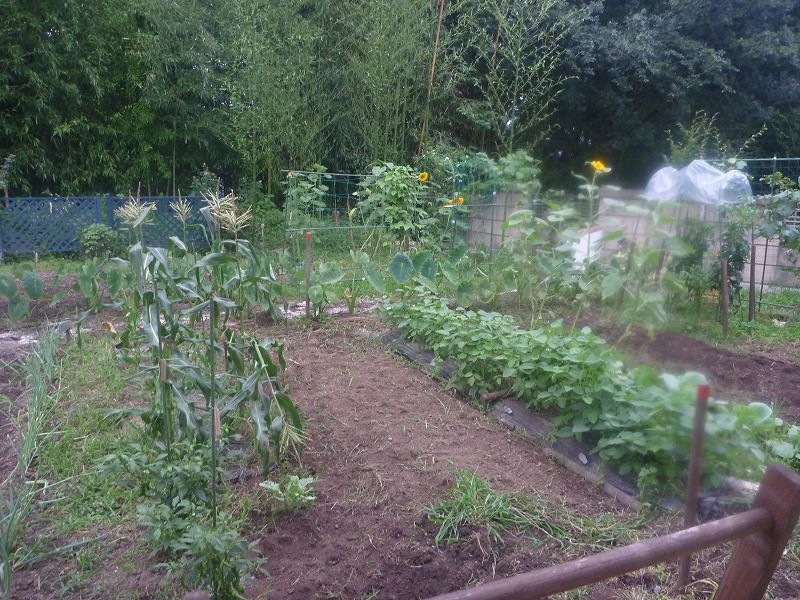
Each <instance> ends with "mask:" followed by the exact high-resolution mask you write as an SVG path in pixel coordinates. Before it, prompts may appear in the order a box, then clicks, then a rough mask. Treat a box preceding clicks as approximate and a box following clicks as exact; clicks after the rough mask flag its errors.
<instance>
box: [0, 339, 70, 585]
mask: <svg viewBox="0 0 800 600" xmlns="http://www.w3.org/2000/svg"><path fill="white" fill-rule="evenodd" d="M56 348H57V336H56V334H55V333H54V332H52V331H50V332H45V333H43V335H42V336H41V338H40V340H39V344H38V345H37V346H36V349H34V350H33V351H32V352H31V353H30V355H29V357H28V360H27V361H26V363H25V368H24V370H25V373H26V376H27V379H28V382H29V390H28V392H29V400H28V403H27V409H26V411H25V413H26V414H25V415H24V416H21V419H20V438H19V439H20V442H19V448H18V449H17V458H16V462H15V463H12V465H11V471H10V472H9V473H8V474H7V476H6V478H5V479H4V480H3V482H2V486H0V490H2V493H0V595H2V596H4V597H5V596H6V594H8V592H9V589H10V587H11V578H12V574H13V570H14V567H15V561H16V560H17V559H16V554H17V551H18V550H19V548H20V546H21V545H22V544H23V541H24V531H25V530H24V526H25V523H26V521H27V519H28V516H29V515H30V513H31V512H32V510H33V508H34V505H35V504H36V501H37V498H38V497H41V490H40V486H41V483H42V482H40V481H39V480H38V478H37V477H31V471H33V472H36V467H37V464H36V463H37V460H38V458H39V453H40V451H41V448H42V446H43V442H44V440H45V437H46V433H47V425H48V423H49V420H50V417H51V415H52V413H53V410H54V407H55V405H56V404H57V402H58V397H59V391H58V389H57V388H56V389H55V390H53V388H52V386H53V379H54V378H55V377H56V376H57V373H56ZM50 485H51V486H52V485H55V486H57V485H58V483H57V482H50ZM46 486H47V483H45V487H46Z"/></svg>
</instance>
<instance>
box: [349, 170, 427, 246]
mask: <svg viewBox="0 0 800 600" xmlns="http://www.w3.org/2000/svg"><path fill="white" fill-rule="evenodd" d="M428 178H429V177H428V173H427V172H425V171H422V172H417V171H415V170H414V169H412V168H411V167H408V166H405V165H394V164H392V163H383V164H381V165H375V166H374V167H373V168H372V172H371V173H370V174H369V175H367V176H366V177H365V178H364V180H363V181H362V182H361V183H360V184H359V186H360V187H361V188H362V189H363V191H362V192H361V197H362V198H363V199H362V200H361V201H360V202H359V203H358V209H359V210H360V211H362V213H363V214H364V217H365V219H366V220H367V222H370V223H374V224H380V225H383V226H385V227H386V228H387V229H388V230H389V233H390V234H391V241H392V242H398V243H399V244H400V246H401V247H402V246H404V247H406V248H408V247H409V246H410V244H411V242H412V241H419V240H420V238H421V237H422V234H423V232H424V230H425V229H426V228H427V227H428V226H429V225H431V224H432V223H434V222H435V220H434V219H433V218H432V217H431V214H430V209H431V206H430V204H431V202H430V199H429V198H428V194H427V191H428V184H427V183H426V182H427V181H428ZM434 210H435V209H434Z"/></svg>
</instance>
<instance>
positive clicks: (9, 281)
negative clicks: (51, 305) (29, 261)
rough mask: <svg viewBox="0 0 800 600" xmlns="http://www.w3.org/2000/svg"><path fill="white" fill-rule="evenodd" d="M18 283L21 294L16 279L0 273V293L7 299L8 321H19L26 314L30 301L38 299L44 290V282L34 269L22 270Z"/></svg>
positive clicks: (28, 310) (29, 308)
mask: <svg viewBox="0 0 800 600" xmlns="http://www.w3.org/2000/svg"><path fill="white" fill-rule="evenodd" d="M19 283H20V284H21V286H20V287H22V291H23V294H20V293H19V291H18V287H17V280H16V278H15V277H14V276H13V275H12V274H10V273H6V272H4V273H0V295H2V296H5V297H6V298H7V299H8V313H7V317H8V319H9V320H10V321H19V320H20V319H22V318H23V317H26V316H28V314H29V313H30V310H31V301H36V300H40V299H41V298H42V297H43V296H44V292H45V287H44V282H43V281H42V278H41V276H40V275H39V273H37V272H36V271H32V270H26V271H23V272H22V274H21V276H20V282H19Z"/></svg>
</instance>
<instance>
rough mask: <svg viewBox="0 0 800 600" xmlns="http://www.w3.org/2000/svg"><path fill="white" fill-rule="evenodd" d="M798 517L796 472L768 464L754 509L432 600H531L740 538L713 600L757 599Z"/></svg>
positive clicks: (798, 479) (799, 492)
mask: <svg viewBox="0 0 800 600" xmlns="http://www.w3.org/2000/svg"><path fill="white" fill-rule="evenodd" d="M798 517H800V473H795V472H794V471H792V470H791V469H789V468H788V467H785V466H783V465H778V464H774V465H770V466H769V468H768V469H767V474H766V475H765V476H764V480H763V481H762V482H761V487H760V488H759V490H758V494H757V495H756V499H755V501H754V503H753V508H752V509H750V510H748V511H747V512H744V513H741V514H738V515H733V516H731V517H725V518H723V519H719V520H717V521H712V522H711V523H704V524H703V525H697V526H695V527H692V528H691V529H684V530H681V531H677V532H675V533H672V534H670V535H666V536H662V537H657V538H653V539H650V540H646V541H643V542H637V543H635V544H632V545H630V546H624V547H622V548H615V549H613V550H608V551H606V552H602V553H601V554H595V555H593V556H588V557H586V558H579V559H577V560H573V561H570V562H567V563H563V564H560V565H556V566H553V567H547V568H546V569H539V570H537V571H530V572H528V573H522V574H520V575H514V576H513V577H507V578H505V579H499V580H497V581H492V582H489V583H484V584H482V585H479V586H476V587H472V588H468V589H465V590H459V591H456V592H450V593H448V594H443V595H441V596H436V598H435V600H535V599H538V598H546V597H548V596H552V595H553V594H558V593H559V592H566V591H569V590H574V589H576V588H579V587H582V586H584V585H588V584H590V583H595V582H597V581H602V580H604V579H610V578H612V577H617V576H619V575H623V574H625V573H630V572H632V571H637V570H639V569H641V568H644V567H647V566H651V565H655V564H658V563H661V562H664V561H668V560H674V559H676V558H678V557H680V556H683V555H685V554H688V553H692V552H698V551H699V550H703V549H706V548H712V547H714V546H717V545H718V544H721V543H723V542H729V541H731V540H740V541H739V543H738V544H737V546H736V549H735V550H734V554H733V558H732V559H731V562H730V564H729V565H728V570H727V572H726V574H725V577H724V578H723V580H722V583H720V586H719V589H718V590H717V593H716V595H715V597H714V598H715V600H760V599H761V598H762V597H763V595H764V592H765V590H766V588H767V584H768V583H769V581H770V579H772V575H773V574H774V573H775V567H776V566H777V564H778V561H779V560H780V558H781V555H782V554H783V549H784V548H785V547H786V543H787V542H788V541H789V538H790V537H791V535H792V531H793V530H794V527H795V525H796V524H797V520H798Z"/></svg>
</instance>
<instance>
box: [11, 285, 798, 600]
mask: <svg viewBox="0 0 800 600" xmlns="http://www.w3.org/2000/svg"><path fill="white" fill-rule="evenodd" d="M58 308H59V309H62V308H63V310H58V311H57V312H55V313H53V312H51V313H50V314H48V315H47V316H48V319H49V320H50V321H51V322H52V321H55V320H58V319H61V318H65V317H71V316H74V315H75V314H76V313H77V312H79V311H80V308H81V301H80V298H79V297H77V295H75V294H70V295H69V296H67V297H66V298H65V299H64V301H63V304H60V305H59V307H58ZM4 311H5V307H4V306H3V304H2V301H1V300H0V314H3V313H4ZM37 315H38V313H35V314H34V321H37V318H36V317H37ZM104 318H107V317H104ZM95 329H97V328H95ZM381 329H382V325H381V323H380V322H379V321H377V320H376V319H375V318H374V317H371V316H366V315H362V316H357V317H333V318H330V319H329V320H328V321H327V322H325V323H324V324H321V325H320V324H314V325H313V326H311V327H306V326H303V325H299V324H294V325H277V326H270V327H262V330H263V331H262V333H263V334H265V335H269V336H271V337H273V338H275V339H281V340H284V341H285V343H286V356H287V359H288V361H289V370H288V377H287V383H288V390H287V391H288V393H289V395H290V396H291V397H292V398H293V399H294V400H295V402H296V403H297V405H298V407H299V408H300V410H301V411H302V412H303V414H304V415H305V416H306V417H307V418H308V424H307V432H308V434H309V436H310V441H309V444H308V447H307V448H306V450H305V453H304V454H303V457H302V465H298V468H300V469H304V470H306V471H307V472H308V473H310V474H313V476H314V477H315V478H316V479H317V482H316V485H315V489H316V493H317V500H316V502H315V504H314V505H313V506H312V507H310V508H307V509H303V510H300V511H298V512H294V513H283V514H279V515H273V514H272V513H271V512H270V511H269V509H268V504H267V502H266V500H265V499H264V502H263V503H261V502H255V503H254V504H253V505H252V506H251V508H250V524H249V526H248V529H247V534H248V536H249V537H250V538H251V539H254V540H256V539H258V540H259V542H258V544H257V549H258V551H259V552H260V553H261V554H262V555H263V557H264V558H265V559H266V562H265V564H264V567H265V568H266V570H267V571H268V572H269V577H267V576H264V575H262V574H258V575H257V576H256V577H255V578H254V579H248V580H247V581H246V582H245V584H246V591H247V597H248V598H266V597H269V598H273V599H283V598H301V599H306V598H309V599H310V598H342V599H350V598H364V599H366V598H379V599H389V598H397V599H404V598H427V597H430V596H433V595H436V594H439V593H443V592H447V591H452V590H457V589H461V588H464V587H467V586H472V585H475V584H477V583H479V582H482V581H489V580H492V579H497V578H502V577H505V576H507V575H510V574H514V573H519V572H524V571H527V570H530V569H533V568H538V567H542V566H549V565H552V564H557V563H560V562H563V561H565V560H569V559H571V558H576V557H578V556H582V555H585V554H587V553H589V552H593V551H596V550H597V546H596V545H594V544H593V543H592V539H594V538H596V537H612V538H613V537H614V536H615V535H616V531H617V530H615V529H614V528H613V523H614V522H619V523H622V524H626V523H627V524H630V523H631V521H632V520H634V519H635V518H636V515H635V514H634V513H632V512H630V511H627V510H623V509H622V508H621V507H620V506H619V505H618V504H616V503H615V502H614V501H613V500H612V499H611V498H610V497H608V496H607V495H605V494H604V493H603V492H602V491H601V490H600V489H599V488H598V487H596V486H594V485H592V484H590V483H588V482H586V481H585V480H583V479H581V478H579V477H578V476H576V475H574V474H573V473H571V472H569V471H567V470H566V469H564V468H563V467H561V466H560V465H559V464H557V463H556V462H554V461H553V460H552V459H551V458H550V457H549V456H548V455H547V454H545V452H544V451H543V450H542V449H541V448H540V447H538V446H536V445H535V444H533V443H532V442H531V441H529V440H527V439H524V438H522V437H520V436H518V435H517V434H515V433H513V432H512V431H510V430H508V429H507V428H506V427H504V426H503V425H501V424H500V423H498V422H497V421H496V420H495V419H494V418H492V417H491V415H489V414H487V413H485V412H482V411H480V410H478V409H476V408H474V407H472V406H470V405H468V404H466V403H465V402H463V401H462V400H461V399H459V398H457V397H456V396H454V395H453V394H451V393H449V392H447V391H445V390H443V389H442V388H441V386H440V385H439V384H438V383H436V382H433V381H432V380H431V379H430V378H429V377H428V376H427V375H426V374H424V373H423V372H421V371H420V370H419V369H418V368H416V367H415V366H414V365H412V364H409V363H408V362H406V361H404V360H402V359H400V358H398V357H397V356H396V355H394V354H392V353H390V352H389V351H387V350H386V349H385V347H384V346H383V345H382V344H381V343H380V342H379V341H378V340H377V339H376V333H378V332H379V331H380V330H381ZM0 333H2V331H0ZM6 333H8V332H6ZM21 333H24V332H21V331H20V332H18V331H16V330H15V332H14V333H13V334H12V335H11V336H10V337H11V338H12V340H11V342H10V343H0V360H3V361H5V362H9V361H13V360H15V359H16V357H18V356H19V354H20V353H23V354H24V352H25V351H26V347H25V346H24V345H21V344H19V343H18V342H19V341H20V340H16V342H17V343H13V342H14V340H13V338H14V337H20V336H21ZM611 333H613V331H612V332H611ZM661 336H664V337H661ZM656 340H657V341H656V342H655V343H653V342H650V341H649V338H647V337H646V336H644V335H642V336H640V335H638V334H637V335H634V336H632V337H630V338H629V339H628V341H627V342H626V347H627V348H629V349H630V350H632V351H633V352H636V353H640V354H641V355H642V356H643V358H644V359H645V360H650V361H653V362H655V363H657V364H660V365H662V366H663V367H664V368H666V369H668V370H669V369H672V368H673V365H674V370H676V371H677V370H681V369H682V370H687V369H692V370H698V371H701V372H704V373H706V374H707V375H708V376H709V377H710V378H711V380H712V383H713V384H714V385H715V386H716V388H717V389H718V390H719V391H720V394H719V395H720V396H725V395H728V396H729V397H731V398H733V399H737V400H738V399H741V400H750V399H752V398H751V395H752V394H755V395H759V398H760V399H762V400H768V399H769V398H770V396H769V395H770V394H774V396H772V397H773V398H775V399H776V400H779V401H780V402H781V410H782V411H784V414H786V415H787V416H790V415H797V414H798V412H796V409H797V407H798V406H799V405H800V402H798V400H797V396H795V395H794V394H797V390H796V389H795V390H791V389H790V388H792V387H800V386H796V383H797V373H796V372H795V371H793V370H792V369H790V368H785V367H786V366H787V365H791V364H792V363H791V358H790V356H791V355H792V354H791V353H792V352H793V350H791V349H790V350H789V351H787V353H786V354H783V355H776V356H774V357H772V356H770V355H771V354H772V351H771V350H770V352H768V353H767V352H764V353H762V352H751V353H744V354H737V353H735V352H733V351H732V350H729V349H725V348H717V347H714V346H709V345H707V344H703V343H702V342H698V341H696V340H693V339H691V338H686V337H684V336H678V335H677V334H659V337H658V338H656ZM689 350H691V351H689ZM759 361H761V362H759ZM0 364H2V363H0ZM767 367H768V368H770V369H771V371H770V372H769V377H765V376H764V369H765V368H767ZM12 371H13V370H9V369H6V368H3V373H2V375H0V386H1V387H0V393H3V394H5V395H6V396H7V397H8V398H9V399H10V400H11V401H12V402H13V403H14V405H15V407H16V408H19V407H21V404H22V403H23V402H24V395H22V394H21V390H22V389H23V384H24V381H22V378H21V377H19V376H18V375H16V374H14V373H13V372H12ZM723 392H725V393H724V394H723ZM760 394H765V395H764V396H760ZM3 414H4V416H3V417H2V418H3V419H5V420H4V421H2V422H1V423H0V429H2V431H0V433H2V440H0V453H2V463H0V464H3V465H5V466H6V467H7V466H8V465H9V464H10V460H9V459H10V458H11V457H13V448H12V446H11V443H12V440H13V433H12V432H13V427H12V426H11V424H10V422H9V421H8V419H7V416H5V413H4V412H3ZM455 467H459V468H463V469H468V470H470V471H475V472H477V474H478V475H479V476H480V477H482V478H483V479H485V480H487V481H488V482H490V484H491V485H492V486H493V487H494V488H495V489H497V490H502V491H512V490H516V491H522V492H525V493H530V494H535V495H536V496H538V497H540V498H541V499H542V502H543V506H544V507H549V508H546V509H543V511H542V516H544V517H549V518H551V519H552V520H555V521H558V520H559V519H562V518H564V515H565V514H567V511H569V513H570V514H572V515H573V517H572V518H573V521H574V522H576V523H577V522H578V521H577V520H578V519H584V520H583V521H581V522H580V529H581V530H582V531H583V532H584V533H583V534H577V533H576V534H575V535H574V536H573V537H574V540H572V541H567V542H566V543H558V542H556V541H554V540H549V539H547V538H546V537H544V536H543V535H542V534H532V535H525V534H508V535H505V536H504V539H505V544H500V543H497V542H490V541H489V540H487V537H486V534H485V531H481V530H478V529H468V530H464V531H463V532H462V533H463V535H464V538H465V539H464V540H463V541H461V542H459V543H457V544H453V545H443V546H442V547H440V548H437V547H436V546H435V545H434V543H433V538H434V536H435V533H436V530H437V526H436V525H435V524H433V523H431V522H429V521H428V520H427V519H426V517H425V510H424V507H425V506H427V505H429V504H431V503H433V502H435V501H437V499H439V498H443V497H444V496H445V494H446V493H447V490H448V487H449V486H450V485H451V484H452V482H453V480H454V477H455ZM5 472H7V471H5ZM257 483H258V479H255V478H250V479H246V480H242V481H240V482H238V483H237V484H235V485H236V486H237V489H239V490H241V491H242V492H247V493H248V494H252V493H253V492H254V490H257V489H258V486H257ZM262 498H263V497H262ZM31 527H32V529H34V531H32V532H30V533H29V538H32V537H35V535H36V534H35V522H34V523H32V524H31ZM591 527H594V530H593V531H595V532H594V533H591V531H590V528H591ZM676 527H677V519H676V518H675V517H674V516H664V515H661V516H659V517H658V518H657V519H656V520H655V521H651V522H650V524H649V525H648V526H647V527H646V528H644V529H639V530H636V531H634V534H635V535H636V536H638V537H642V538H647V537H651V536H652V535H655V533H657V532H662V531H665V530H671V529H675V528H676ZM105 529H107V528H104V527H103V526H101V525H99V526H98V528H97V530H98V531H102V532H103V533H105V534H107V536H108V537H107V538H105V539H104V540H103V541H101V542H98V543H97V545H96V546H94V548H93V549H94V550H95V554H96V557H97V558H96V559H95V560H96V562H95V565H94V569H93V572H92V575H91V577H90V578H88V579H86V580H85V581H84V580H80V581H78V582H77V583H76V582H73V583H72V584H71V585H67V584H66V583H65V582H67V583H68V582H71V581H72V580H71V579H70V577H71V575H72V574H73V573H74V572H75V571H76V570H77V565H78V561H79V557H78V555H77V554H73V555H69V556H60V557H53V558H51V559H48V560H45V561H42V562H39V563H37V564H36V565H34V566H32V567H30V568H21V569H19V570H18V571H17V572H15V573H14V588H13V589H12V595H11V597H13V598H17V599H19V600H33V599H37V600H42V599H45V598H59V597H64V598H81V599H89V598H98V599H99V598H128V599H134V598H138V599H141V600H144V599H157V598H170V597H175V596H174V595H170V594H171V592H170V590H171V589H172V588H170V587H169V586H165V584H164V583H163V574H162V572H161V571H160V570H156V569H155V568H154V567H153V565H155V563H156V562H157V561H158V557H155V558H152V559H148V557H147V552H149V550H148V549H147V546H146V545H143V544H141V543H137V538H138V536H139V532H138V531H137V529H136V528H135V527H133V526H128V527H121V528H116V529H114V530H109V531H105ZM627 531H628V532H630V531H632V530H631V529H627ZM91 533H92V534H96V533H97V531H93V532H91ZM44 541H45V542H46V544H47V545H48V546H58V545H62V544H64V543H66V542H68V541H71V540H57V539H48V540H44ZM628 541H630V540H628V539H617V542H619V543H626V542H628ZM137 553H138V554H137ZM726 556H727V550H726V549H724V548H723V549H718V550H715V551H712V552H708V553H704V554H703V555H702V556H701V557H698V558H696V560H695V563H694V565H695V566H694V571H693V575H694V577H695V579H697V580H698V581H699V580H701V579H704V578H710V579H718V578H719V577H721V574H722V570H723V565H724V560H725V558H726ZM787 560H790V559H785V560H784V563H783V564H782V567H781V570H780V572H779V573H778V574H777V575H776V578H775V583H774V586H773V588H772V597H773V598H774V599H779V598H785V599H789V598H798V597H800V576H799V575H798V573H800V565H798V564H796V562H797V561H796V560H795V559H791V560H790V562H788V564H787ZM674 571H675V566H674V565H664V566H662V567H656V568H653V569H646V570H644V571H641V572H638V573H635V574H631V575H628V576H625V577H622V578H618V579H615V580H612V581H609V582H606V583H603V584H599V585H597V586H594V588H592V589H591V590H590V591H588V592H587V593H586V594H585V595H583V596H580V597H582V598H591V599H595V600H600V599H605V598H629V599H633V598H647V597H652V596H654V595H655V594H656V592H658V591H664V587H665V586H666V585H669V584H670V582H671V581H674V579H673V578H672V575H674ZM693 590H694V592H695V596H694V597H695V598H710V597H711V592H712V588H711V586H710V585H709V584H708V583H707V582H705V583H703V582H699V583H698V584H697V585H696V586H695V587H694V588H693ZM62 593H63V594H62ZM178 597H179V596H178Z"/></svg>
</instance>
